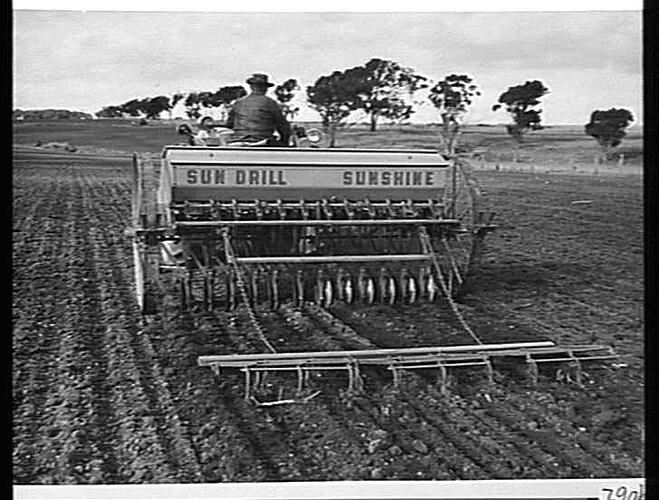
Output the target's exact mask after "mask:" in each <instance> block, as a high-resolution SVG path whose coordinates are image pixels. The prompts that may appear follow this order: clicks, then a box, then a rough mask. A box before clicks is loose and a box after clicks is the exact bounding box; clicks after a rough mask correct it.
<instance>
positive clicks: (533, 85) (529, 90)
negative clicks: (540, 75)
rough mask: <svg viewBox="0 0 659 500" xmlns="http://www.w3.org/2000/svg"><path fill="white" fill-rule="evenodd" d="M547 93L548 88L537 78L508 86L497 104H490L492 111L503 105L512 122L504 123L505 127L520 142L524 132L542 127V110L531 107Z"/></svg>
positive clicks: (538, 102)
mask: <svg viewBox="0 0 659 500" xmlns="http://www.w3.org/2000/svg"><path fill="white" fill-rule="evenodd" d="M547 93H549V89H547V88H546V87H545V86H544V85H543V84H542V82H540V81H538V80H533V81H527V82H525V83H524V85H516V86H514V87H508V90H506V91H505V92H504V93H503V94H501V95H500V96H499V104H495V105H494V106H492V111H496V110H498V109H499V108H501V106H502V105H505V107H506V111H507V112H508V113H509V114H510V116H511V117H512V119H513V123H512V124H511V125H506V129H507V130H508V133H509V134H510V135H511V136H513V137H514V138H515V140H516V141H517V142H522V138H523V136H524V134H526V133H527V132H529V131H530V130H540V129H542V125H540V113H542V110H539V109H533V108H534V107H535V106H537V105H538V104H540V100H539V99H540V98H541V97H542V96H543V95H545V94H547Z"/></svg>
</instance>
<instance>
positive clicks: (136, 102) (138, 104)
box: [119, 99, 145, 116]
mask: <svg viewBox="0 0 659 500" xmlns="http://www.w3.org/2000/svg"><path fill="white" fill-rule="evenodd" d="M119 109H121V112H122V113H125V114H127V115H128V116H140V115H142V114H145V113H144V101H143V100H141V99H131V100H130V101H128V102H125V103H123V104H121V105H120V106H119Z"/></svg>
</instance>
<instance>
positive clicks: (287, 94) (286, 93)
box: [275, 78, 300, 120]
mask: <svg viewBox="0 0 659 500" xmlns="http://www.w3.org/2000/svg"><path fill="white" fill-rule="evenodd" d="M297 90H300V86H299V85H298V83H297V80H295V79H294V78H289V79H288V80H286V81H285V82H284V83H282V84H281V85H277V86H276V87H275V97H276V98H277V101H279V107H281V112H282V113H283V114H284V116H285V117H286V118H287V119H288V120H293V118H295V115H296V114H298V112H299V111H300V108H299V107H294V106H293V105H292V104H290V102H291V101H292V100H293V97H295V92H296V91H297Z"/></svg>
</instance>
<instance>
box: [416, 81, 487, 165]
mask: <svg viewBox="0 0 659 500" xmlns="http://www.w3.org/2000/svg"><path fill="white" fill-rule="evenodd" d="M473 82H474V80H473V79H472V78H471V77H469V76H468V75H456V74H451V75H448V76H446V77H444V79H443V80H441V81H440V82H437V84H435V86H433V87H432V88H431V89H430V95H429V96H428V98H429V99H430V102H432V104H433V106H435V107H436V108H437V110H438V111H439V116H440V117H441V118H442V132H441V137H442V142H443V143H444V144H443V145H444V151H445V153H446V154H448V155H453V153H454V152H455V144H456V142H457V138H458V135H459V134H460V125H461V122H462V119H463V118H464V115H465V114H466V113H467V111H469V106H471V104H472V102H473V100H474V98H475V97H478V96H479V95H481V93H480V91H479V90H478V87H477V86H476V85H475V84H474V83H473Z"/></svg>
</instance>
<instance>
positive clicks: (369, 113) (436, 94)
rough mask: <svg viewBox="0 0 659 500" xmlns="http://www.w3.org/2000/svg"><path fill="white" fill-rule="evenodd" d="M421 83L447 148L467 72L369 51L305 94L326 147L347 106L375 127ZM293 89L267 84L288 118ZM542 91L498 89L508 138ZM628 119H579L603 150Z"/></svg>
mask: <svg viewBox="0 0 659 500" xmlns="http://www.w3.org/2000/svg"><path fill="white" fill-rule="evenodd" d="M422 89H428V92H429V93H428V98H429V100H430V102H431V104H432V105H433V106H434V107H435V108H436V109H437V111H438V114H439V117H440V131H441V133H440V137H441V141H442V148H443V149H444V152H445V153H448V154H453V153H454V152H455V147H456V143H457V140H458V137H459V135H460V130H461V125H462V123H463V119H464V116H465V115H466V114H467V112H468V111H469V109H470V107H471V105H472V103H473V102H474V100H475V99H476V98H477V97H479V96H480V95H481V92H480V89H479V88H478V86H477V85H476V83H475V82H474V80H473V78H472V77H471V76H469V75H465V74H450V75H447V76H445V77H444V78H443V79H442V80H439V81H435V82H433V81H431V80H430V79H428V78H427V77H425V76H422V75H420V74H418V73H417V72H416V71H415V70H414V69H412V68H409V67H405V66H402V65H400V64H399V63H397V62H395V61H390V60H385V59H379V58H373V59H371V60H370V61H368V62H367V63H366V64H364V65H363V66H355V67H352V68H348V69H345V70H342V71H340V70H339V71H334V72H333V73H331V74H329V75H324V76H321V77H319V78H318V79H317V80H316V81H315V82H314V84H313V85H309V86H307V87H306V89H305V91H306V101H307V102H308V104H309V106H310V107H311V108H313V109H314V110H315V111H316V112H318V114H319V115H320V118H321V122H322V125H323V127H324V129H325V130H326V132H327V133H328V135H329V142H330V147H334V146H335V145H336V142H337V133H338V131H339V130H340V129H341V128H342V127H345V126H346V125H347V119H348V117H349V116H350V115H351V114H353V113H354V112H363V113H364V114H365V116H366V118H367V120H368V122H369V125H370V130H371V131H375V130H377V126H378V124H379V123H381V122H382V121H387V122H389V123H400V122H403V121H405V120H408V119H409V118H410V117H411V116H412V114H413V113H414V112H415V109H414V107H415V105H418V104H420V102H419V101H418V100H415V99H416V94H417V92H418V91H420V90H422ZM300 90H301V88H300V86H299V84H298V82H297V81H296V80H295V79H292V78H291V79H288V80H286V81H285V82H284V83H282V84H280V85H277V86H276V87H275V88H274V93H275V97H276V99H277V101H278V102H279V104H280V106H281V107H282V110H283V111H284V113H285V114H286V116H287V117H288V118H289V119H292V118H294V117H295V115H296V114H297V113H298V111H299V108H295V107H293V106H292V105H291V101H292V99H293V98H294V97H295V95H296V92H298V91H300ZM549 92H550V91H549V89H548V88H547V87H546V86H545V85H544V84H543V83H542V82H541V81H539V80H533V81H526V82H524V83H523V84H518V85H513V86H511V87H509V88H508V89H507V90H506V91H504V92H502V93H501V95H500V96H499V98H498V100H497V102H496V103H495V104H494V105H493V106H492V111H498V110H500V109H502V110H504V111H505V112H506V113H507V114H508V115H509V117H510V119H511V123H509V124H508V125H506V130H507V131H508V134H509V135H510V136H511V137H512V138H513V139H515V140H516V141H517V142H522V141H523V137H524V136H525V135H526V134H527V133H529V132H532V131H535V130H540V129H542V128H543V126H542V115H541V113H542V109H540V106H541V101H540V99H541V98H542V97H543V96H545V95H546V94H548V93H549ZM246 94H247V92H246V90H245V88H244V87H242V86H241V85H235V86H225V87H220V88H218V89H217V90H216V91H204V92H191V93H189V94H187V95H184V94H181V93H177V94H174V95H173V96H171V97H168V96H165V95H159V96H156V97H147V98H144V99H132V100H130V101H128V102H126V103H123V104H120V105H117V106H107V107H105V108H103V109H102V110H100V111H99V112H98V113H96V115H97V116H98V117H99V118H117V117H124V116H134V117H137V116H142V117H145V118H147V119H157V118H158V117H159V116H160V115H161V114H162V113H163V112H169V113H170V117H171V112H172V109H173V108H174V106H176V105H177V103H178V102H180V101H181V100H183V104H184V106H185V112H186V114H187V116H188V117H189V118H193V119H194V118H198V117H199V116H201V115H202V114H204V112H205V111H206V110H209V109H213V108H216V109H219V111H220V114H221V116H226V114H227V113H228V111H229V110H230V108H231V106H232V105H233V103H234V102H235V101H236V100H237V99H239V98H241V97H243V96H245V95H246ZM633 119H634V118H633V116H632V114H631V112H629V111H628V110H625V109H616V108H612V109H609V110H596V111H594V112H593V113H592V115H591V117H590V122H589V123H588V124H586V125H585V133H586V134H588V135H590V136H592V137H594V138H595V139H596V140H597V142H598V143H599V144H600V146H601V147H602V150H603V152H604V154H605V155H606V156H607V157H609V156H610V154H611V149H612V148H614V147H616V146H617V145H619V144H620V142H621V140H622V138H623V137H624V136H625V135H626V132H625V129H626V128H627V127H628V126H629V125H630V123H631V122H632V121H633Z"/></svg>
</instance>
